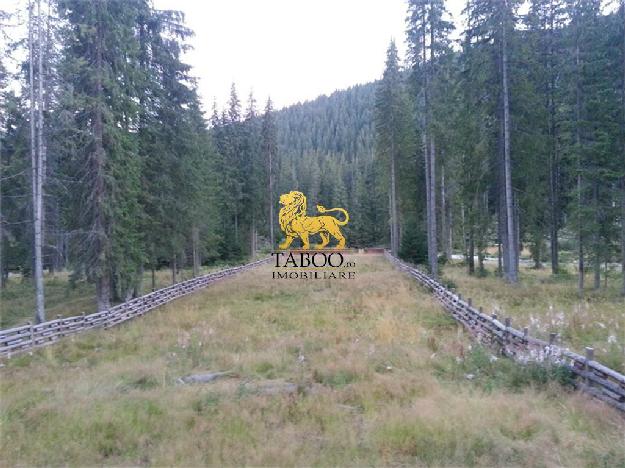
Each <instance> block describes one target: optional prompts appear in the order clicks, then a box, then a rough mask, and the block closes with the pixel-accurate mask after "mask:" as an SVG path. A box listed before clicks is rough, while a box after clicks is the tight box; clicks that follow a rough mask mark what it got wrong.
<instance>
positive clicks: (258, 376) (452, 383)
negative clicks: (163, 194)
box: [0, 256, 625, 466]
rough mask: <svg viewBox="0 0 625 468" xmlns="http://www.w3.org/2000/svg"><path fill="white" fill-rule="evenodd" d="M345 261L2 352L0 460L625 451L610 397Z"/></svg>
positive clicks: (350, 458) (126, 461) (396, 458)
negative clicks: (582, 387)
mask: <svg viewBox="0 0 625 468" xmlns="http://www.w3.org/2000/svg"><path fill="white" fill-rule="evenodd" d="M354 259H355V261H356V262H357V278H356V280H351V281H350V280H342V281H325V280H318V281H314V282H313V281H308V282H307V281H297V280H287V281H284V280H283V281H279V280H272V279H271V270H272V268H271V267H270V266H266V267H263V268H261V269H258V270H255V271H252V272H248V273H245V274H242V275H241V276H238V277H236V278H233V279H229V280H227V281H224V282H221V283H218V284H216V285H213V286H211V287H209V288H208V289H206V290H205V291H202V292H199V293H197V294H194V295H193V296H191V297H187V298H184V299H181V300H179V301H176V302H174V303H173V304H170V305H168V306H166V307H163V308H162V309H161V310H158V311H155V312H151V313H150V314H149V315H147V316H146V317H144V318H142V319H139V320H136V321H134V322H131V323H129V324H126V325H123V326H121V327H119V328H114V329H112V330H109V331H96V332H93V333H88V334H86V335H81V336H77V337H75V338H74V339H73V340H67V341H65V342H62V343H60V344H58V345H55V346H52V347H49V348H45V349H42V350H40V351H37V352H36V353H34V354H33V355H32V356H28V355H25V356H20V357H16V358H13V359H11V360H9V361H7V362H5V366H4V367H3V368H2V369H0V379H1V381H0V396H1V401H0V423H1V427H0V430H1V444H0V464H1V465H15V464H23V465H33V464H35V465H42V464H46V465H49V464H53V465H58V464H70V465H94V464H106V465H130V464H132V465H137V464H139V465H170V464H178V465H205V464H215V465H224V464H225V465H243V464H253V465H286V464H298V465H337V464H341V465H355V464H356V465H363V464H397V463H409V464H415V463H417V464H422V465H459V464H462V465H465V464H485V465H528V466H541V465H547V466H555V465H568V466H575V465H588V464H590V465H604V466H625V440H624V437H623V434H624V433H625V421H624V420H623V418H622V417H620V416H619V415H617V414H616V413H615V412H614V411H613V410H611V409H609V408H607V407H605V406H603V405H601V404H598V403H595V402H592V401H589V400H587V399H586V398H585V397H583V396H580V395H576V394H572V393H571V394H566V395H565V396H563V397H560V393H561V392H563V389H562V387H560V385H559V384H558V383H556V382H555V381H553V380H552V379H551V378H550V376H549V375H548V374H547V373H545V372H541V371H540V370H538V369H532V368H528V369H521V368H519V367H517V366H515V365H513V364H511V363H510V362H508V361H506V360H502V359H498V360H493V359H492V358H491V356H490V355H489V354H488V353H487V352H485V351H484V350H481V349H479V348H476V347H475V346H471V343H470V341H469V340H468V338H467V337H466V336H465V335H464V334H463V332H462V330H461V329H459V328H458V327H457V326H456V324H455V323H454V322H453V321H452V320H451V319H450V318H448V317H447V316H446V315H445V313H444V312H443V311H442V309H440V308H439V307H438V306H437V305H436V304H435V303H434V302H433V301H432V299H431V298H430V297H429V296H428V295H427V294H426V293H424V292H423V291H421V290H420V289H418V287H417V286H416V284H415V283H414V282H413V281H411V280H410V279H409V278H408V277H405V276H403V275H401V274H400V273H398V272H396V271H395V270H393V269H392V267H391V266H390V264H388V263H387V262H386V261H385V260H384V259H383V258H382V257H368V256H354ZM218 370H229V371H232V376H231V377H230V378H225V379H222V380H218V381H216V382H214V383H208V384H198V385H180V384H178V383H176V381H177V379H178V378H179V377H180V376H184V375H186V374H189V373H192V372H202V371H218ZM285 383H294V384H297V385H298V387H299V389H300V390H299V391H297V392H291V391H284V392H283V391H281V390H280V389H287V388H290V387H288V386H285V385H284V384H285ZM266 389H277V390H276V391H275V392H273V391H272V392H268V391H265V390H266Z"/></svg>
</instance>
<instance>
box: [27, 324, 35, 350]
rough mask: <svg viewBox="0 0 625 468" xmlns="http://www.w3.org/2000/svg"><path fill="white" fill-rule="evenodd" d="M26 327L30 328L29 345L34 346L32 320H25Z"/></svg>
mask: <svg viewBox="0 0 625 468" xmlns="http://www.w3.org/2000/svg"><path fill="white" fill-rule="evenodd" d="M26 324H27V325H28V327H29V328H30V345H31V346H35V330H34V329H33V324H32V322H26Z"/></svg>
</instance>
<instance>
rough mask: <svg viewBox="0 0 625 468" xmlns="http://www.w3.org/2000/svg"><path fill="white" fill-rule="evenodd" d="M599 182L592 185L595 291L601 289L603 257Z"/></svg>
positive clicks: (595, 181)
mask: <svg viewBox="0 0 625 468" xmlns="http://www.w3.org/2000/svg"><path fill="white" fill-rule="evenodd" d="M598 184H599V183H598V181H597V179H596V178H595V180H593V183H592V199H593V205H594V212H595V220H594V227H593V234H592V243H593V250H594V255H593V257H594V258H593V263H594V268H593V270H594V284H593V289H595V290H597V289H600V288H601V256H600V246H599V233H598V232H597V230H598V229H599V223H600V221H601V219H600V213H599V185H598Z"/></svg>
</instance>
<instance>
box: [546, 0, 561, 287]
mask: <svg viewBox="0 0 625 468" xmlns="http://www.w3.org/2000/svg"><path fill="white" fill-rule="evenodd" d="M555 27H556V25H555V13H554V11H553V8H551V9H550V17H549V28H548V31H547V34H548V36H547V39H548V46H547V55H548V65H547V66H548V68H549V90H548V98H547V99H548V103H547V105H548V108H549V138H550V140H551V151H550V154H549V207H550V210H549V214H550V226H549V228H550V233H549V241H550V251H551V273H552V274H554V275H556V274H558V272H559V270H560V251H559V245H558V230H559V224H560V188H559V179H560V161H559V159H560V157H559V151H558V129H557V124H556V94H555V93H556V92H555V90H556V72H557V71H556V66H555V64H554V59H555V52H554V47H553V40H554V39H553V32H554V30H555Z"/></svg>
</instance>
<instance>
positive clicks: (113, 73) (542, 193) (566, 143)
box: [0, 0, 625, 318]
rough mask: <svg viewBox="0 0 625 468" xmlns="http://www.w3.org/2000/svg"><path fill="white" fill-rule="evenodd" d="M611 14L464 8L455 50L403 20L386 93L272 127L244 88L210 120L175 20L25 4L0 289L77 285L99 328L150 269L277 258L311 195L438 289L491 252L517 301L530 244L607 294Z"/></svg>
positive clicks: (617, 233)
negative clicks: (444, 266)
mask: <svg viewBox="0 0 625 468" xmlns="http://www.w3.org/2000/svg"><path fill="white" fill-rule="evenodd" d="M604 3H605V4H606V5H603V4H604ZM608 3H609V2H602V1H600V0H549V1H546V0H533V1H530V2H529V5H528V6H529V9H528V10H527V12H525V9H524V10H523V11H524V14H521V13H520V11H521V10H520V9H519V7H520V4H521V2H519V1H517V0H507V1H497V2H493V1H491V0H471V1H470V2H468V3H467V7H466V17H467V29H466V30H465V31H463V32H462V34H461V40H460V41H459V42H458V44H457V46H456V47H452V41H451V39H450V34H451V32H452V28H453V26H452V24H451V23H449V22H448V21H447V20H446V18H447V16H446V12H445V8H444V2H443V1H442V0H427V1H426V0H410V1H409V2H408V17H407V24H406V26H407V41H408V44H409V56H408V57H406V58H405V61H404V62H402V61H401V60H400V58H399V57H398V54H397V50H396V47H395V45H394V44H391V45H390V46H389V49H388V54H387V62H386V69H385V71H384V74H383V76H382V78H381V80H380V81H379V82H376V83H370V84H365V85H358V86H354V87H353V88H350V89H347V90H344V91H338V92H335V93H333V94H332V95H331V96H327V97H326V96H323V97H320V98H318V99H316V100H314V101H311V102H306V103H302V104H297V105H294V106H290V107H288V108H285V109H282V110H279V111H274V110H273V109H272V105H271V102H270V101H269V102H267V103H262V105H261V106H260V107H262V108H263V110H258V107H259V106H257V104H256V102H255V100H254V97H253V96H251V95H250V96H249V98H248V99H246V100H245V101H246V102H244V103H242V102H241V100H240V98H239V96H238V94H237V91H236V89H235V87H234V85H233V86H232V91H231V97H230V102H229V104H228V106H227V108H226V109H223V110H222V109H217V108H214V109H213V110H212V113H210V114H209V115H207V116H205V115H204V114H203V112H202V111H201V109H200V103H199V99H198V96H197V91H196V84H195V81H194V79H193V76H192V75H193V74H192V70H191V69H190V67H189V66H188V65H187V64H185V63H184V62H183V60H182V54H183V51H184V50H185V49H186V48H187V47H188V45H187V44H188V42H187V41H188V38H189V36H190V34H191V31H190V30H188V29H187V28H186V27H185V26H184V20H183V16H182V14H181V13H179V12H175V11H161V10H155V9H154V8H153V7H152V5H151V2H150V1H148V0H124V1H122V0H109V1H97V0H90V1H83V0H30V1H29V2H25V8H24V9H23V10H22V11H18V12H12V13H11V14H9V13H8V12H4V13H1V15H2V18H1V20H2V23H3V24H17V23H19V22H20V21H23V20H24V19H26V23H27V25H28V31H27V36H25V37H14V38H12V41H10V48H9V50H8V53H7V54H6V55H3V56H2V57H0V86H1V92H2V106H1V108H0V119H1V121H0V132H1V133H0V143H1V146H0V161H1V165H0V171H1V173H0V182H1V186H0V216H1V218H0V221H1V222H0V247H1V248H0V271H1V272H2V274H1V275H0V277H2V280H3V282H4V280H5V279H6V277H7V273H8V271H21V272H22V273H24V274H25V275H26V276H32V277H34V278H35V280H36V283H37V280H38V278H41V271H42V270H43V269H44V268H47V269H50V270H58V269H64V268H68V269H70V270H71V271H72V278H73V279H76V280H77V279H80V278H87V279H88V280H89V281H91V282H93V283H94V284H95V285H96V290H97V296H98V304H99V307H100V308H101V309H102V308H106V307H108V305H109V303H110V302H111V300H123V299H125V298H128V297H131V296H133V295H136V294H137V293H138V291H139V290H140V289H141V284H140V279H141V278H142V277H143V272H144V270H146V269H156V268H160V267H162V266H169V267H171V268H172V270H173V271H174V274H175V272H176V270H177V269H178V268H180V267H181V266H187V265H188V266H192V267H193V268H194V270H195V271H197V270H198V268H199V266H200V265H201V264H203V263H207V262H214V261H218V260H222V261H234V260H239V259H242V258H243V257H245V256H249V255H251V254H254V253H255V252H257V251H259V250H262V249H270V248H273V247H274V246H275V245H276V244H277V242H278V241H279V239H280V231H279V228H278V225H277V211H278V209H279V207H278V205H277V200H278V196H279V194H280V193H284V192H286V191H290V190H296V189H297V190H301V191H303V192H304V193H305V194H306V195H307V197H308V203H309V213H310V214H315V213H314V212H315V208H314V206H315V205H316V204H322V205H324V206H326V207H335V206H340V207H344V208H346V209H348V210H349V212H350V223H349V225H348V226H346V228H345V231H344V232H345V234H346V237H347V239H348V244H349V245H350V246H355V247H358V246H373V245H384V246H389V247H390V248H391V249H392V250H393V251H395V252H398V253H399V254H400V255H401V256H403V257H404V258H407V259H410V260H413V261H417V262H424V263H427V264H428V266H429V268H430V270H431V271H432V273H434V274H436V272H437V271H436V270H437V267H438V264H439V263H440V262H441V261H444V259H445V258H448V257H449V256H450V255H451V253H452V251H454V250H455V251H460V252H463V253H464V254H465V255H466V258H467V263H468V268H469V271H470V272H471V273H473V272H478V273H479V272H483V271H484V267H483V260H484V257H485V255H486V249H487V248H488V247H489V246H497V247H498V250H499V255H498V257H499V259H500V265H499V271H500V273H501V274H502V275H503V276H504V277H505V278H506V279H507V280H508V281H511V282H514V281H516V280H517V266H518V260H519V252H520V249H521V247H522V246H528V247H529V248H530V251H531V253H532V257H533V259H534V262H535V264H536V266H541V265H542V263H543V262H550V264H551V268H552V269H553V271H554V273H557V272H559V271H560V270H561V269H562V266H563V265H562V264H563V263H564V262H563V261H561V259H560V255H559V253H560V251H561V250H563V251H566V252H567V257H566V258H564V259H563V260H566V261H569V260H575V261H576V262H577V268H578V269H581V270H582V271H583V270H584V269H587V268H588V266H590V267H591V268H592V270H593V271H594V272H595V282H594V285H595V287H599V286H600V283H601V282H600V279H601V272H602V268H604V265H607V264H608V263H609V262H613V261H617V260H618V261H622V262H625V258H623V256H624V255H625V227H624V224H625V223H624V222H623V220H624V218H625V33H624V30H625V11H624V10H625V7H624V6H623V0H621V4H620V6H619V8H618V9H616V10H615V9H614V8H612V9H610V8H607V7H610V6H613V4H614V2H611V3H610V4H609V5H608ZM12 31H13V30H12ZM14 31H20V29H19V28H16V29H15V30H14ZM24 56H25V57H26V59H25V60H24V61H23V63H22V64H21V66H20V67H19V70H18V71H17V73H9V72H8V71H7V64H8V62H9V60H14V59H17V58H21V57H24ZM329 72H330V73H331V70H330V71H329ZM474 256H476V257H477V259H478V261H477V263H475V262H474V260H473V258H474ZM579 277H580V290H583V287H584V285H583V278H584V276H583V275H580V276H579ZM624 287H625V286H624ZM37 290H38V293H39V294H41V296H42V299H43V294H42V288H41V285H39V286H38V287H37ZM41 304H43V300H42V301H41ZM38 309H40V310H39V312H40V318H41V317H42V313H43V310H42V307H38Z"/></svg>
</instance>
